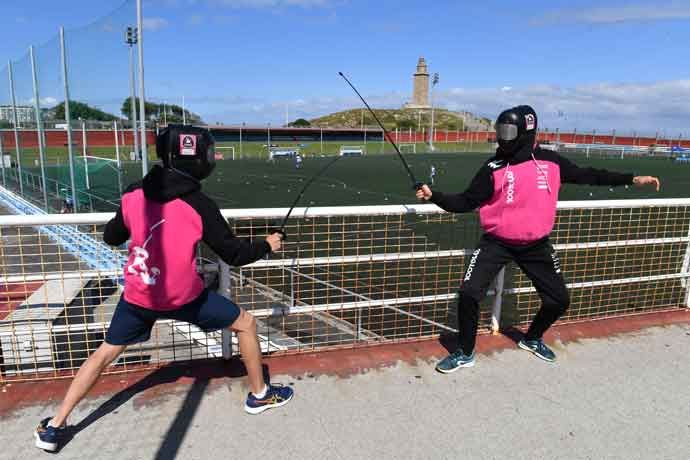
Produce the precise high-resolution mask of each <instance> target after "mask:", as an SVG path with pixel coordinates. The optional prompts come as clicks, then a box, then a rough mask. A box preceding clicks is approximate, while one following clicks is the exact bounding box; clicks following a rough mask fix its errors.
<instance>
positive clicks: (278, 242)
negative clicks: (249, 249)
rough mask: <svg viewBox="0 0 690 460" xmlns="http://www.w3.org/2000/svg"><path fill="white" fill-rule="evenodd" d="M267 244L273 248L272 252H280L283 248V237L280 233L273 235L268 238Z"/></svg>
mask: <svg viewBox="0 0 690 460" xmlns="http://www.w3.org/2000/svg"><path fill="white" fill-rule="evenodd" d="M266 242H267V243H268V244H269V245H270V246H271V251H273V252H276V251H280V248H281V247H282V246H283V236H282V235H281V234H280V233H278V232H276V233H272V234H270V235H268V236H267V237H266Z"/></svg>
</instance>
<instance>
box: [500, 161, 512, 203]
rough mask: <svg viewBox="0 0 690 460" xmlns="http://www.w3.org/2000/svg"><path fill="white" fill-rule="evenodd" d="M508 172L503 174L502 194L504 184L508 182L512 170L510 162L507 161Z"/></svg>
mask: <svg viewBox="0 0 690 460" xmlns="http://www.w3.org/2000/svg"><path fill="white" fill-rule="evenodd" d="M506 163H507V164H506V173H505V174H504V175H503V180H501V195H503V186H504V185H505V183H506V179H507V178H508V173H509V172H510V162H509V161H508V162H506Z"/></svg>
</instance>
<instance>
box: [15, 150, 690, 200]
mask: <svg viewBox="0 0 690 460" xmlns="http://www.w3.org/2000/svg"><path fill="white" fill-rule="evenodd" d="M441 145H442V144H441ZM93 153H94V154H96V153H100V154H101V155H102V156H104V157H108V156H110V154H112V152H109V151H107V150H103V151H102V152H95V151H94V152H93ZM489 155H490V153H481V152H462V151H461V152H456V153H433V154H428V153H417V154H407V155H406V158H407V160H408V162H409V163H410V166H411V168H412V170H413V172H414V174H415V176H417V178H418V180H421V181H427V180H428V177H429V171H430V168H431V165H434V166H435V167H436V170H437V176H436V185H435V187H436V188H437V189H439V190H443V191H447V192H460V191H462V190H464V189H465V187H466V186H467V185H468V184H469V182H470V180H471V179H472V177H473V175H474V174H475V172H476V171H477V170H478V169H479V167H480V166H481V164H482V163H483V162H484V161H485V160H486V159H487V158H488V157H489ZM331 158H333V157H332V156H325V157H322V156H320V155H305V160H304V162H303V166H302V168H301V169H299V170H298V169H296V168H295V163H294V161H293V160H291V159H280V160H276V161H268V160H267V159H266V158H245V159H242V160H239V159H237V160H235V161H232V160H227V159H226V160H221V161H218V164H217V167H216V170H215V172H214V173H213V174H212V176H211V177H210V178H208V179H207V180H206V181H205V182H204V190H205V191H206V192H207V193H208V194H209V195H211V196H212V197H213V198H214V199H215V200H217V202H218V204H219V206H220V207H222V208H264V207H284V206H289V205H290V204H291V203H292V202H293V200H294V199H295V198H296V196H297V193H298V192H299V190H301V188H302V187H303V186H304V184H305V182H306V181H307V180H308V179H309V178H310V177H311V176H312V175H314V174H315V173H316V172H317V171H318V170H320V169H321V168H322V167H323V166H324V165H325V164H326V163H327V162H328V161H330V160H331ZM570 158H571V159H572V160H573V161H574V162H576V163H577V164H579V165H581V166H592V167H596V168H605V169H610V170H614V171H621V172H632V173H635V174H639V175H656V176H659V177H660V178H661V180H662V189H661V191H660V192H659V193H656V192H655V191H653V190H651V189H649V188H646V189H636V188H634V187H629V188H627V189H626V188H624V187H618V188H613V189H610V188H608V187H593V186H575V185H565V186H563V187H562V188H561V191H560V199H561V200H590V199H592V200H607V199H632V198H669V197H684V196H687V190H688V185H690V178H689V177H688V176H689V175H688V173H690V165H684V164H680V165H679V164H676V163H673V162H672V161H671V160H668V159H664V158H625V159H619V158H609V159H606V158H586V157H585V156H583V155H573V156H571V157H570ZM58 159H60V160H61V159H62V157H61V156H60V157H54V160H56V161H54V162H52V163H53V164H57V163H58V162H57V160H58ZM25 170H27V171H30V172H31V173H33V174H35V175H37V174H39V169H38V168H37V167H36V165H35V164H34V163H29V164H25ZM115 176H116V173H115V172H114V171H112V170H111V169H106V170H103V171H102V172H100V173H99V174H98V175H94V176H92V177H90V179H91V190H90V193H91V194H92V195H94V197H97V198H101V199H103V200H107V201H111V202H117V200H118V199H119V192H118V189H117V180H116V177H115ZM140 177H141V164H140V163H136V162H135V163H131V162H126V161H125V162H123V185H124V186H125V187H126V186H127V184H129V183H132V182H134V181H136V180H139V178H140ZM52 188H55V187H52ZM414 200H415V198H414V194H413V191H412V188H411V181H410V179H409V177H408V176H407V174H406V172H405V170H404V168H403V166H402V164H401V162H400V160H399V159H398V158H397V155H395V154H394V153H390V152H387V153H385V154H369V155H366V156H364V157H344V158H341V159H339V160H338V161H337V162H336V163H335V164H333V165H332V166H331V168H330V169H329V170H328V171H327V172H326V173H325V174H324V175H323V176H322V177H320V178H319V179H317V180H316V181H315V182H314V183H313V184H312V185H311V187H310V188H309V189H308V190H307V191H306V193H305V195H304V196H303V198H302V200H301V202H300V203H299V205H300V206H351V205H377V204H401V203H411V202H414ZM96 201H99V200H96ZM101 206H105V208H104V209H103V208H101ZM111 208H112V206H111V205H109V204H107V203H105V202H103V203H101V205H99V209H102V210H112V209H111Z"/></svg>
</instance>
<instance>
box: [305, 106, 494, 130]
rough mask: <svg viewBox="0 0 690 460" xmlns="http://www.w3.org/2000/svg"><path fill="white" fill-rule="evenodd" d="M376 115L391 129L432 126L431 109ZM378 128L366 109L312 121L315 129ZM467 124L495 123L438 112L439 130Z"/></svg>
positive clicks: (468, 115) (464, 114)
mask: <svg viewBox="0 0 690 460" xmlns="http://www.w3.org/2000/svg"><path fill="white" fill-rule="evenodd" d="M374 112H375V113H376V116H377V117H378V118H379V120H381V122H382V123H383V125H384V126H385V127H386V129H388V130H394V129H396V128H398V129H401V130H407V129H410V128H412V130H420V131H421V129H422V128H425V129H426V130H428V129H429V126H430V125H431V110H418V109H374ZM362 116H363V117H364V122H363V124H364V126H370V127H373V126H376V121H375V120H374V117H372V116H371V114H370V113H369V112H368V111H367V110H366V109H352V110H344V111H342V112H336V113H332V114H330V115H325V116H323V117H319V118H314V119H312V120H309V122H310V123H311V125H312V126H323V127H331V128H333V127H339V128H359V127H361V126H362ZM465 124H467V126H468V127H469V128H470V129H477V128H480V127H483V128H485V129H490V127H491V122H490V121H489V120H488V119H486V118H480V117H476V116H475V115H472V114H471V113H467V112H452V111H450V110H446V109H439V108H437V109H434V126H435V127H436V129H439V130H444V129H448V130H456V129H459V130H463V129H464V128H465Z"/></svg>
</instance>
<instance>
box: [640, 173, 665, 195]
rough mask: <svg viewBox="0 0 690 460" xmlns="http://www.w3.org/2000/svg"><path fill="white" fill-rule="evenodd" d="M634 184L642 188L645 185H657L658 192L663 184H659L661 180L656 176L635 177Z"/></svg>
mask: <svg viewBox="0 0 690 460" xmlns="http://www.w3.org/2000/svg"><path fill="white" fill-rule="evenodd" d="M633 184H635V185H636V186H638V187H642V186H645V185H656V191H657V192H658V191H659V188H660V187H661V182H659V178H658V177H654V176H635V177H634V178H633Z"/></svg>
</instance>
